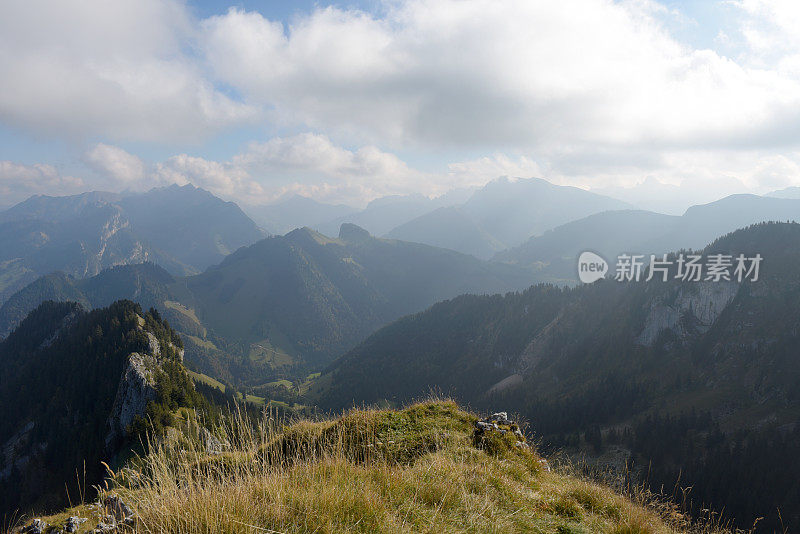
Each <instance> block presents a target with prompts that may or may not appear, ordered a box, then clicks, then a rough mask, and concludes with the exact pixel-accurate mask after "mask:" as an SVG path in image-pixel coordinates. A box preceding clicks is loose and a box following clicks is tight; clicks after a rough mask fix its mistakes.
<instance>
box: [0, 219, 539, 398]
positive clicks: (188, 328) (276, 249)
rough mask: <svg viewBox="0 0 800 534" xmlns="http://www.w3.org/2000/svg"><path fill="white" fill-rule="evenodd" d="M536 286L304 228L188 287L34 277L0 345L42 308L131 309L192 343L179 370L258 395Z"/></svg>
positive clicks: (0, 317)
mask: <svg viewBox="0 0 800 534" xmlns="http://www.w3.org/2000/svg"><path fill="white" fill-rule="evenodd" d="M533 281H534V278H533V273H532V272H531V271H530V270H527V269H524V268H519V267H515V266H508V265H502V264H492V263H489V262H484V261H481V260H478V259H476V258H474V257H472V256H468V255H464V254H460V253H457V252H454V251H451V250H445V249H439V248H435V247H431V246H428V245H422V244H418V243H406V242H402V241H397V240H389V239H380V238H375V237H373V236H371V235H370V234H369V233H367V232H366V231H365V230H363V229H361V228H358V227H357V226H355V225H343V226H342V228H341V232H340V236H339V237H338V238H329V237H326V236H324V235H322V234H319V233H317V232H314V231H313V230H310V229H308V228H305V229H298V230H295V231H293V232H290V233H288V234H286V235H285V236H273V237H270V238H266V239H264V240H261V241H259V242H258V243H256V244H254V245H251V246H249V247H243V248H242V249H240V250H238V251H237V252H235V253H234V254H231V255H230V256H228V257H227V258H225V260H224V261H222V262H221V263H220V264H219V265H216V266H214V267H211V268H209V269H208V270H206V271H205V272H204V273H202V274H199V275H195V276H189V277H183V278H175V277H172V276H171V275H170V274H169V273H167V272H166V271H164V270H163V269H161V268H160V267H158V266H156V265H141V266H122V267H117V268H115V269H112V270H109V271H103V272H101V273H100V274H99V275H97V276H95V277H92V278H87V279H84V280H78V279H74V278H71V277H69V276H66V275H63V274H54V275H49V276H46V277H43V278H41V279H39V280H37V281H36V282H34V283H32V284H30V285H29V286H27V287H26V288H24V289H22V290H20V291H19V292H18V293H17V294H15V295H13V296H12V297H11V298H10V299H9V300H8V302H6V303H5V305H4V306H2V307H0V334H2V333H3V332H9V331H10V330H11V329H12V328H13V327H14V326H15V325H16V324H17V322H18V321H19V320H20V319H21V318H23V317H24V316H25V315H26V314H27V313H28V312H29V311H30V310H32V309H33V308H34V307H35V306H36V305H38V303H39V302H41V301H43V300H45V299H55V300H73V301H77V302H81V303H83V304H84V305H87V306H90V307H97V306H103V305H107V304H108V303H109V302H112V301H113V300H115V299H119V298H128V299H135V300H137V301H139V302H141V303H142V304H143V305H145V306H147V307H150V306H155V307H157V308H158V309H159V310H161V312H162V314H163V315H164V316H165V317H167V318H168V319H169V321H170V323H171V324H172V325H174V326H175V327H176V328H177V329H178V330H179V331H180V332H181V333H183V334H186V335H187V336H189V337H188V338H187V360H188V361H189V362H191V363H192V364H193V365H195V366H197V368H198V369H199V370H202V371H203V372H206V373H208V374H213V375H215V376H217V377H220V378H225V379H226V380H234V379H235V380H237V381H238V380H246V381H248V382H252V383H255V384H258V383H259V380H261V381H262V382H263V381H266V379H267V378H269V379H270V380H271V379H274V377H275V376H276V375H277V376H278V377H280V378H283V377H286V376H293V374H294V373H301V372H302V370H303V369H308V367H309V365H313V366H314V367H317V368H319V366H321V365H325V364H326V363H328V362H330V361H331V359H332V358H334V357H336V356H338V355H339V354H341V353H342V352H344V351H345V350H347V349H349V348H351V347H352V346H353V345H355V344H356V343H357V342H359V341H360V340H362V339H363V338H365V337H366V336H367V335H368V334H369V333H371V332H372V331H374V330H375V329H376V328H378V327H379V326H381V325H383V324H386V323H388V322H389V321H392V320H394V319H396V318H398V317H400V316H402V315H405V314H408V313H412V312H415V311H419V310H422V309H424V308H426V307H427V306H430V305H431V304H433V303H434V302H436V301H438V300H442V299H445V298H451V297H454V296H456V295H459V294H462V293H467V292H472V293H496V292H505V291H511V290H516V289H521V288H523V287H526V286H528V285H530V284H531V283H533ZM270 377H272V378H270Z"/></svg>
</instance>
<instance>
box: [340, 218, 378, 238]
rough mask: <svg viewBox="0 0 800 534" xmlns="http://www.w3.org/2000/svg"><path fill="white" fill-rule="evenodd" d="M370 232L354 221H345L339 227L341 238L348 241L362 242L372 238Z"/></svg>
mask: <svg viewBox="0 0 800 534" xmlns="http://www.w3.org/2000/svg"><path fill="white" fill-rule="evenodd" d="M371 238H372V236H371V235H370V233H369V232H367V231H366V230H364V229H363V228H361V227H360V226H358V225H357V224H353V223H344V224H342V226H340V227H339V239H341V240H342V241H347V242H348V243H360V242H362V241H366V240H368V239H371Z"/></svg>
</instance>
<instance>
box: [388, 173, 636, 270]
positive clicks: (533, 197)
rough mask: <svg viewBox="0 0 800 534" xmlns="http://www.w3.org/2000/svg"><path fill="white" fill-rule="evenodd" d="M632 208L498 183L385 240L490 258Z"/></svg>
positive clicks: (559, 189) (573, 191) (551, 188)
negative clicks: (534, 239) (591, 217)
mask: <svg viewBox="0 0 800 534" xmlns="http://www.w3.org/2000/svg"><path fill="white" fill-rule="evenodd" d="M626 208H632V206H631V205H629V204H626V203H625V202H621V201H619V200H616V199H613V198H610V197H605V196H602V195H598V194H595V193H591V192H589V191H584V190H583V189H578V188H576V187H568V186H559V185H554V184H551V183H550V182H547V181H545V180H541V179H536V178H532V179H517V180H509V179H508V178H500V179H497V180H494V181H492V182H489V183H488V184H486V185H485V186H484V187H483V188H481V189H479V190H477V191H475V192H474V193H473V194H472V195H471V196H470V197H469V199H468V200H467V201H466V202H465V203H463V204H461V205H458V206H449V207H445V208H440V209H438V210H435V211H432V212H428V213H426V214H424V215H421V216H420V217H417V218H415V219H412V220H410V221H408V222H406V223H403V224H401V225H399V226H397V227H396V228H394V229H392V230H390V231H389V232H388V233H387V234H386V235H387V237H393V238H396V239H404V240H406V241H416V242H420V243H427V244H430V245H435V246H439V247H443V248H450V249H453V250H458V251H459V252H464V253H467V254H473V255H475V256H477V257H479V258H484V259H489V258H491V257H492V256H493V255H494V254H495V253H496V252H498V251H500V250H503V249H506V248H508V247H513V246H515V245H519V244H521V243H523V242H524V241H525V240H527V239H528V238H530V237H531V236H535V235H539V234H541V233H542V232H545V231H546V230H550V229H553V228H555V227H557V226H559V225H561V224H564V223H567V222H569V221H573V220H575V219H579V218H582V217H585V216H587V215H591V214H594V213H598V212H603V211H609V210H620V209H626Z"/></svg>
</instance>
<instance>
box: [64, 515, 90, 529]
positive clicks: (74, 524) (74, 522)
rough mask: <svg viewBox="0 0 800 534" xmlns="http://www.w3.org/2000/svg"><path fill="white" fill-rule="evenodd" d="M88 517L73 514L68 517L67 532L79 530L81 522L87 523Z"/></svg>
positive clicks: (65, 527)
mask: <svg viewBox="0 0 800 534" xmlns="http://www.w3.org/2000/svg"><path fill="white" fill-rule="evenodd" d="M86 521H87V519H86V518H85V517H77V516H74V515H73V516H71V517H69V518H67V523H66V525H64V531H65V532H78V529H79V528H80V526H81V524H83V523H85V522H86Z"/></svg>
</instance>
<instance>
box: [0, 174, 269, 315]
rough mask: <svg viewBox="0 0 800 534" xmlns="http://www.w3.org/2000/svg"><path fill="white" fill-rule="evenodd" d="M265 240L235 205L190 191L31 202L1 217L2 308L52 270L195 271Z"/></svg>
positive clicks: (172, 189)
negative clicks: (147, 265) (150, 266)
mask: <svg viewBox="0 0 800 534" xmlns="http://www.w3.org/2000/svg"><path fill="white" fill-rule="evenodd" d="M263 236H264V234H263V233H262V232H261V231H260V230H259V229H258V228H257V226H256V225H255V223H253V222H252V221H251V220H250V219H249V218H247V216H246V215H244V213H243V212H242V211H241V210H240V209H239V208H238V206H236V205H235V204H233V203H230V202H224V201H222V200H220V199H219V198H217V197H215V196H213V195H212V194H211V193H209V192H207V191H204V190H202V189H198V188H195V187H193V186H191V185H187V186H184V187H178V186H171V187H166V188H160V189H153V190H151V191H149V192H147V193H140V194H126V195H118V194H113V193H102V192H93V193H85V194H81V195H75V196H71V197H45V196H36V197H31V198H30V199H28V200H26V201H25V202H22V203H20V204H18V205H16V206H13V207H12V208H10V209H8V210H6V211H4V212H2V213H0V302H2V301H4V300H5V299H6V298H8V296H10V295H11V294H13V293H14V292H15V291H17V290H18V289H20V288H22V287H24V286H25V285H26V284H27V283H29V282H31V281H32V280H34V279H36V278H37V277H38V276H41V275H44V274H47V273H50V272H53V271H63V272H65V273H67V274H70V275H72V276H76V277H86V276H93V275H95V274H97V273H99V272H100V271H102V270H103V269H105V268H108V267H112V266H114V265H124V264H133V263H142V262H145V261H153V262H156V263H158V264H159V265H161V266H162V267H164V268H166V269H167V270H169V271H170V272H172V273H174V274H187V273H194V272H199V271H201V270H203V269H204V268H206V267H208V266H209V265H212V264H214V263H217V262H219V261H221V260H222V258H224V257H225V256H226V255H227V254H229V253H230V252H232V251H233V250H236V249H237V248H239V247H240V246H242V245H246V244H250V243H253V242H254V241H256V240H258V239H260V238H262V237H263Z"/></svg>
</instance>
